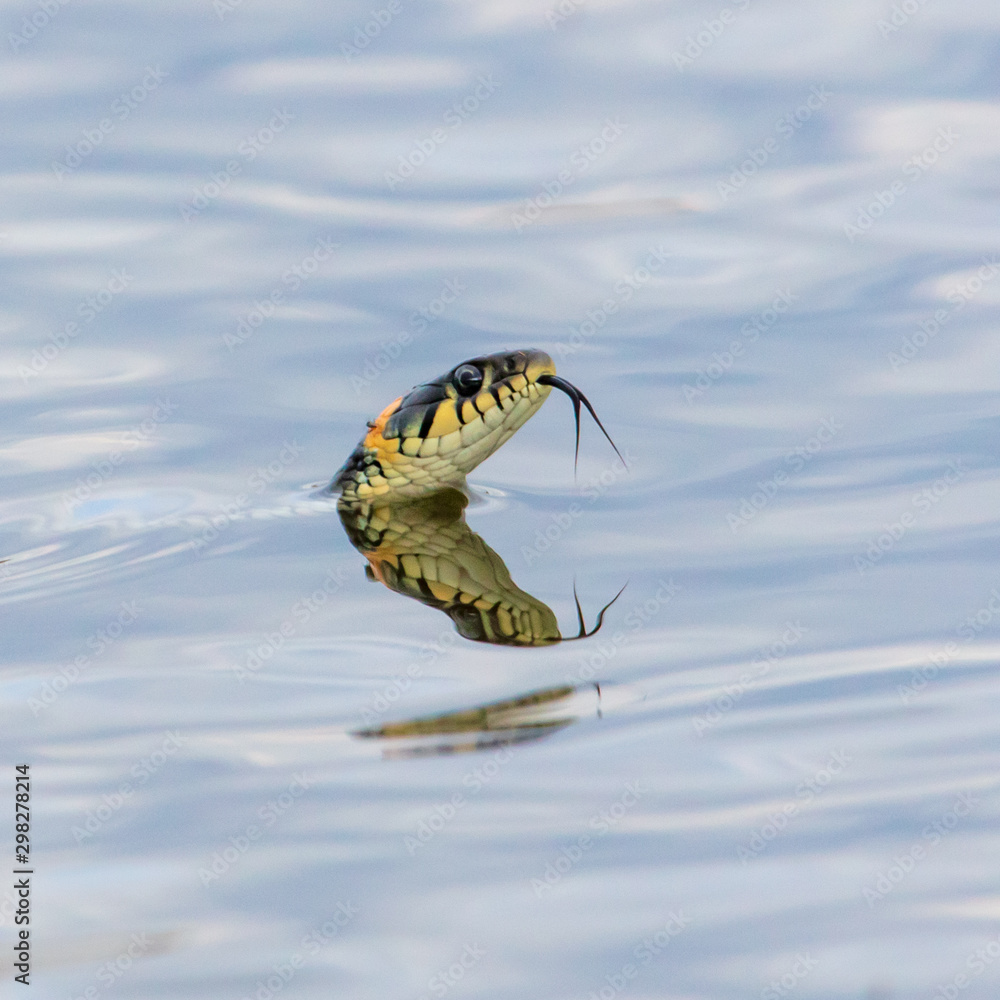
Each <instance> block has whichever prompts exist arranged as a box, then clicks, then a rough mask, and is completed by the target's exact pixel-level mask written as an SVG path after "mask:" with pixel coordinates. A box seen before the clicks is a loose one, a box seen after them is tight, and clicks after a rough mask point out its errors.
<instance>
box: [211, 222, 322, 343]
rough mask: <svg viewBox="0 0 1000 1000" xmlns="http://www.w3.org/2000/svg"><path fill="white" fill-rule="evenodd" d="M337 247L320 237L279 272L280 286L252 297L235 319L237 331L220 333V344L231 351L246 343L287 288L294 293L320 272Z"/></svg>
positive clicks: (275, 310) (269, 315)
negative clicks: (246, 307)
mask: <svg viewBox="0 0 1000 1000" xmlns="http://www.w3.org/2000/svg"><path fill="white" fill-rule="evenodd" d="M339 246H340V244H339V243H335V242H334V241H333V240H331V239H330V238H329V237H328V236H321V237H320V238H319V239H318V240H316V245H315V246H314V247H313V248H312V250H311V251H310V252H309V253H307V254H306V255H305V257H303V258H302V259H301V260H300V261H299V262H298V263H297V264H293V265H292V266H291V267H289V268H287V269H286V270H285V271H284V272H283V273H282V275H281V284H280V285H276V286H275V287H274V288H273V289H272V290H271V291H270V293H269V294H268V295H266V296H265V297H264V298H263V299H255V300H254V303H253V306H251V308H250V309H248V310H247V311H246V312H245V313H244V314H243V315H242V316H241V317H240V319H239V322H237V324H236V332H235V333H231V332H229V331H228V330H227V331H226V332H225V333H224V334H223V335H222V343H223V344H225V345H226V347H228V348H229V350H230V352H232V351H234V350H235V349H236V348H237V347H239V346H240V345H241V344H245V343H246V342H247V341H248V340H249V339H250V338H251V337H252V336H253V335H254V333H256V331H257V330H259V329H260V327H262V326H263V325H264V324H265V323H266V322H267V321H268V320H269V319H271V317H272V316H274V314H275V313H276V312H277V309H278V306H280V305H281V304H282V303H283V302H284V301H285V294H286V292H285V289H286V288H287V289H288V291H290V292H293V293H294V292H297V291H298V290H299V289H300V288H301V287H302V286H303V285H304V284H305V283H306V282H307V281H308V280H309V279H310V278H311V277H312V276H313V275H314V274H316V273H317V272H318V271H319V269H320V267H321V265H323V264H325V263H326V262H327V261H329V260H330V258H331V257H332V256H333V251H334V250H336V249H337V247H339Z"/></svg>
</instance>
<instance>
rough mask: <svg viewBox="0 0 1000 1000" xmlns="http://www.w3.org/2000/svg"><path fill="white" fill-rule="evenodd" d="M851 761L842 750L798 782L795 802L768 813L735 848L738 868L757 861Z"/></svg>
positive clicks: (852, 760)
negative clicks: (740, 865) (763, 820)
mask: <svg viewBox="0 0 1000 1000" xmlns="http://www.w3.org/2000/svg"><path fill="white" fill-rule="evenodd" d="M853 763H854V758H853V757H851V756H850V755H849V754H848V753H846V752H845V751H844V750H835V751H834V752H833V753H832V754H830V758H829V760H827V762H826V763H825V764H824V765H823V766H822V767H821V768H819V770H818V771H816V773H815V774H813V775H812V776H811V777H809V778H806V779H805V780H804V781H802V782H800V783H799V785H798V786H797V787H796V789H795V800H793V801H791V802H786V803H785V804H784V805H783V806H782V807H781V808H780V809H779V810H777V811H776V812H773V813H771V814H770V815H769V816H768V817H767V821H766V822H765V823H764V824H763V825H762V826H760V827H759V828H758V829H756V830H754V831H753V833H751V834H750V838H749V839H748V840H747V842H746V844H740V846H739V847H737V848H736V857H738V858H739V859H740V863H741V864H744V865H745V864H749V862H751V861H752V860H753V859H754V858H759V857H760V856H761V854H763V853H764V851H766V850H767V848H768V845H769V844H770V843H771V842H772V841H773V840H775V839H776V838H777V837H778V835H779V834H781V833H784V831H785V830H786V829H787V828H788V824H789V823H790V822H791V821H792V820H793V819H795V818H796V817H798V816H801V815H802V810H803V808H805V807H806V806H808V805H809V804H810V803H811V802H814V801H815V800H816V798H817V797H818V796H820V795H822V794H823V792H824V791H825V790H826V789H827V788H828V787H829V785H830V783H831V782H832V781H833V779H834V778H836V777H839V776H840V775H841V774H842V773H843V772H844V771H845V770H846V769H847V768H848V767H849V766H850V765H851V764H853Z"/></svg>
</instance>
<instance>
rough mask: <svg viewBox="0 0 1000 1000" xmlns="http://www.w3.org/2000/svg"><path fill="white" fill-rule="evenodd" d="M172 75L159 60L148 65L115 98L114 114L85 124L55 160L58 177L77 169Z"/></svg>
mask: <svg viewBox="0 0 1000 1000" xmlns="http://www.w3.org/2000/svg"><path fill="white" fill-rule="evenodd" d="M169 75H170V74H169V73H168V72H167V71H166V70H165V69H161V68H160V66H159V64H157V65H156V66H147V67H146V74H145V76H143V78H142V79H141V80H140V81H139V82H138V83H137V84H136V85H135V86H134V87H132V88H131V89H129V90H127V91H125V92H124V93H122V94H119V95H118V97H116V98H115V99H114V100H113V101H112V102H111V107H110V109H109V110H110V115H108V116H106V117H104V118H101V119H100V120H98V121H97V122H95V123H94V125H93V127H92V128H85V129H84V130H83V132H82V133H81V138H79V139H77V140H76V142H74V143H73V144H72V145H67V146H66V150H65V155H64V156H63V158H62V159H59V160H53V161H52V171H53V173H54V174H55V175H56V177H57V178H59V180H62V179H63V178H65V177H68V176H69V175H70V174H71V173H73V171H74V170H76V169H77V167H79V166H80V165H81V164H82V163H83V162H84V160H86V159H87V157H89V156H90V155H91V154H92V153H93V152H94V150H96V149H97V147H98V146H100V145H101V144H102V143H103V142H104V140H105V139H106V138H107V137H108V136H109V135H111V134H112V133H113V132H114V131H115V129H117V128H118V126H119V125H120V124H121V123H122V122H124V121H125V120H126V119H127V118H128V117H129V116H130V115H131V114H132V112H133V111H135V110H136V109H137V108H139V107H140V106H141V105H142V104H145V103H146V101H147V100H148V99H149V96H150V95H151V94H153V93H154V92H155V91H156V90H158V89H159V86H160V84H161V83H163V81H164V80H165V79H166V78H167V77H168V76H169Z"/></svg>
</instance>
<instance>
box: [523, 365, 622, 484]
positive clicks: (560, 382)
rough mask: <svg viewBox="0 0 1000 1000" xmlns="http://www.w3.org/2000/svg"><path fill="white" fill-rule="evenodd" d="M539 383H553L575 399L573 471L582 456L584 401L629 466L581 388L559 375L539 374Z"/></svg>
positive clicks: (602, 431) (619, 455)
mask: <svg viewBox="0 0 1000 1000" xmlns="http://www.w3.org/2000/svg"><path fill="white" fill-rule="evenodd" d="M538 383H539V385H551V386H552V387H553V388H554V389H561V390H562V391H563V392H564V393H566V395H567V396H569V398H570V399H572V400H573V412H574V414H575V415H576V451H575V452H574V453H573V471H574V472H575V471H576V465H577V460H578V459H579V457H580V404H581V403H583V405H584V406H586V407H587V409H588V410H589V411H590V415H591V416H592V417H593V418H594V422H595V423H596V424H597V426H598V427H600V428H601V433H602V434H603V435H604V436H605V437H606V438H607V439H608V443H609V444H610V445H611V447H612V448H614V449H615V454H616V455H617V456H618V457H619V458H621V460H622V465H624V466H625V467H626V468H628V465H627V464H626V462H625V459H624V458H622V453H621V452H620V451H619V450H618V446H617V445H616V444H615V443H614V441H612V440H611V435H610V434H609V433H608V432H607V431H606V430H605V429H604V424H602V423H601V418H600V417H599V416H598V415H597V413H596V412H595V411H594V408H593V407H592V406H591V405H590V400H589V399H587V397H586V396H585V395H584V394H583V393H582V392H580V390H579V389H577V387H576V386H575V385H573V383H572V382H567V381H566V379H564V378H560V377H559V376H558V375H539V376H538Z"/></svg>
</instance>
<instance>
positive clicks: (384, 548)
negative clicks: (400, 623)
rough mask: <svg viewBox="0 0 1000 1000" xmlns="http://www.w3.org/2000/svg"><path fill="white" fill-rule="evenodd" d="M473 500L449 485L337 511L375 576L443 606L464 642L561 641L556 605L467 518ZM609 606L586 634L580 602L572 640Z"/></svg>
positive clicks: (398, 590) (516, 643)
mask: <svg viewBox="0 0 1000 1000" xmlns="http://www.w3.org/2000/svg"><path fill="white" fill-rule="evenodd" d="M467 503H468V498H467V497H466V496H465V494H463V493H461V492H459V491H458V490H456V489H443V490H440V491H438V492H437V493H433V494H431V495H430V496H427V497H423V498H421V499H417V500H410V501H397V502H395V503H390V504H383V505H378V506H375V505H372V504H368V503H343V502H342V503H341V504H340V505H339V506H338V510H339V513H340V519H341V521H342V522H343V525H344V530H345V531H346V532H347V536H348V538H350V540H351V544H353V545H354V547H355V548H356V549H357V550H358V551H359V552H361V553H362V554H363V555H364V557H365V558H366V559H367V560H368V565H367V567H366V568H365V569H366V572H367V574H368V577H369V579H371V580H378V581H380V582H381V583H384V584H385V585H386V586H387V587H388V588H389V589H390V590H394V591H396V593H398V594H403V595H405V596H406V597H412V598H414V599H416V600H418V601H420V602H421V603H422V604H426V605H428V606H430V607H432V608H438V609H439V610H441V611H443V612H444V613H445V614H446V615H448V617H449V618H451V620H452V621H453V622H454V623H455V628H456V630H457V631H458V633H459V634H460V635H462V636H464V637H465V638H466V639H473V640H475V641H476V642H489V643H493V644H495V645H500V646H549V645H551V644H553V643H556V642H562V641H563V636H562V635H561V633H560V632H559V624H558V622H557V621H556V616H555V614H553V612H552V609H551V608H550V607H548V605H546V604H543V603H542V602H541V601H539V600H538V599H537V598H535V597H532V596H531V594H526V593H525V592H524V591H523V590H521V588H520V587H518V586H517V584H515V583H514V581H513V580H512V579H511V578H510V572H509V570H508V569H507V566H506V565H505V564H504V561H503V560H502V559H501V558H500V556H498V555H497V554H496V552H494V551H493V549H491V548H490V547H489V546H488V545H487V544H486V542H484V541H483V540H482V538H480V537H479V535H477V534H476V533H475V532H474V531H473V530H472V529H471V528H470V527H469V526H468V525H467V524H466V523H465V507H466V504H467ZM611 603H613V601H612V602H611ZM608 606H610V604H609V605H608ZM608 606H606V607H605V608H604V609H602V610H601V612H600V614H599V615H598V617H597V623H596V625H595V627H594V629H592V630H591V631H590V632H588V631H587V629H586V627H585V626H584V624H583V617H582V614H581V613H580V612H579V604H577V611H578V615H579V622H580V632H579V634H578V635H577V636H574V637H573V638H582V637H583V636H586V635H593V633H594V632H596V631H597V629H598V628H600V626H601V622H602V621H603V617H604V611H606V610H607V607H608Z"/></svg>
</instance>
